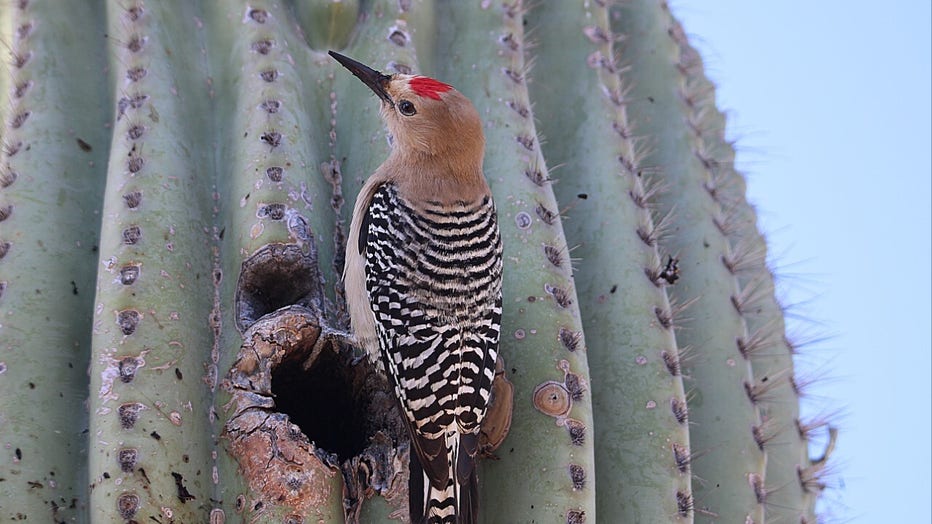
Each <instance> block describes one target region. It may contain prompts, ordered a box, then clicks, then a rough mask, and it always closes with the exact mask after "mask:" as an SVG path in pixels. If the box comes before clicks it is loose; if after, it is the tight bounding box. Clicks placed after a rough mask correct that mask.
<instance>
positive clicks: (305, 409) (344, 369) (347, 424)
mask: <svg viewBox="0 0 932 524" xmlns="http://www.w3.org/2000/svg"><path fill="white" fill-rule="evenodd" d="M353 375H354V373H353V371H352V369H351V368H350V367H349V366H347V365H346V364H345V363H344V362H342V359H341V358H340V356H339V355H337V354H336V353H335V352H333V351H324V352H322V354H321V355H320V356H319V357H318V358H317V359H316V360H315V361H314V364H313V365H312V366H311V368H310V369H308V370H306V371H305V370H304V369H302V366H301V365H300V363H298V362H294V361H291V362H283V363H281V364H280V365H279V366H277V367H276V368H275V369H274V370H273V371H272V394H273V395H274V398H275V408H276V411H278V412H280V413H285V414H287V415H288V418H290V419H291V422H292V423H294V424H297V425H298V427H299V428H301V432H302V433H304V434H305V436H307V438H308V439H309V440H311V441H312V442H314V444H315V445H316V446H317V447H318V448H320V449H324V450H326V451H328V452H330V453H335V454H336V455H337V456H338V457H339V458H340V461H341V462H342V461H344V460H346V459H348V458H350V457H353V456H356V455H358V454H359V453H361V452H362V451H363V449H365V447H366V444H367V441H368V435H367V434H366V433H367V431H366V430H367V427H366V426H367V425H368V424H367V423H366V420H365V405H366V402H365V399H363V398H361V397H362V396H363V395H362V393H363V392H360V391H356V388H355V387H354V384H353V382H354V381H353Z"/></svg>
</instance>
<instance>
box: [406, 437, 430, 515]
mask: <svg viewBox="0 0 932 524" xmlns="http://www.w3.org/2000/svg"><path fill="white" fill-rule="evenodd" d="M408 472H409V476H408V513H409V514H410V516H411V524H421V523H423V522H426V520H425V519H424V507H425V504H424V480H425V479H424V470H423V469H421V462H420V461H419V460H418V459H417V453H415V452H414V449H413V448H412V449H411V460H409V461H408Z"/></svg>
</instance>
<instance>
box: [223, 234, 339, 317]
mask: <svg viewBox="0 0 932 524" xmlns="http://www.w3.org/2000/svg"><path fill="white" fill-rule="evenodd" d="M321 293H322V292H321V289H320V278H319V273H318V269H317V259H316V253H315V250H314V247H313V245H311V249H310V252H309V253H305V252H304V251H303V250H302V248H301V247H300V246H298V245H295V244H268V245H266V246H264V247H263V248H262V249H260V250H259V251H257V252H256V253H255V254H254V255H252V256H251V257H249V258H248V259H246V260H245V261H244V262H243V267H242V271H240V276H239V282H238V283H237V286H236V326H237V328H239V330H240V331H245V330H246V329H247V328H249V326H251V325H252V324H254V323H255V322H256V321H257V320H259V319H260V318H262V317H263V316H264V315H267V314H269V313H271V312H273V311H276V310H278V309H280V308H283V307H285V306H290V305H300V306H305V307H309V308H311V309H312V310H313V309H319V308H318V307H317V305H318V304H319V302H320V300H321Z"/></svg>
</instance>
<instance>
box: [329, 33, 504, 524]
mask: <svg viewBox="0 0 932 524" xmlns="http://www.w3.org/2000/svg"><path fill="white" fill-rule="evenodd" d="M330 55H331V56H332V57H333V58H334V59H336V60H337V61H338V62H339V63H340V64H342V65H343V66H344V67H345V68H346V69H348V70H349V71H350V72H352V73H353V74H354V75H356V76H357V77H358V78H359V79H360V80H362V82H363V83H365V84H366V85H367V86H369V88H370V89H372V91H374V92H375V94H376V95H377V96H378V97H379V99H380V100H381V109H380V115H381V117H382V119H383V120H384V121H385V124H386V125H387V127H388V131H389V134H390V137H391V143H392V148H391V152H390V153H389V155H388V158H387V159H386V160H385V162H384V163H383V164H382V165H381V166H379V167H378V169H376V170H375V173H373V174H372V176H371V177H369V179H368V180H367V181H366V182H365V184H364V185H363V187H362V189H361V190H360V193H359V196H358V197H357V199H356V205H355V207H354V209H353V220H352V224H351V226H350V234H349V239H348V242H347V246H346V266H345V269H344V283H345V288H346V302H347V307H348V309H349V312H350V322H351V324H352V328H353V331H354V333H355V336H356V340H357V342H358V344H359V345H361V346H362V347H364V348H365V349H366V352H367V354H368V355H369V359H370V361H371V362H373V363H374V364H375V365H376V366H377V367H379V369H382V370H384V371H385V373H386V374H387V375H388V377H389V379H390V381H391V382H392V383H393V385H394V389H395V394H396V396H397V398H398V401H399V404H400V406H401V410H402V412H403V413H404V416H405V422H406V425H407V427H408V432H409V434H410V436H411V442H412V449H413V452H412V453H411V467H410V481H409V493H410V494H409V509H410V514H411V521H412V522H413V523H416V524H421V523H435V522H443V523H456V524H472V523H476V522H478V502H479V501H478V477H477V471H476V460H477V457H476V455H477V452H478V449H479V426H480V424H481V423H482V420H483V418H484V417H485V415H486V412H487V410H488V406H489V400H490V396H491V388H492V380H493V378H494V376H495V361H496V358H497V356H498V342H499V334H500V330H501V315H502V240H501V235H500V234H499V229H498V221H497V217H496V212H495V205H494V202H493V201H492V193H491V192H490V191H489V186H488V183H487V182H486V180H485V177H484V175H483V172H482V158H483V154H484V149H485V137H484V135H483V133H482V122H481V120H480V118H479V114H478V112H477V111H476V109H475V107H473V105H472V103H471V102H470V101H469V100H468V99H467V98H466V97H465V96H463V95H462V94H461V93H460V92H459V91H457V90H456V89H454V88H453V87H452V86H450V85H448V84H446V83H443V82H440V81H438V80H434V79H432V78H428V77H425V76H418V75H406V74H393V75H385V74H382V73H381V72H379V71H376V70H374V69H372V68H370V67H368V66H366V65H363V64H361V63H359V62H357V61H355V60H353V59H351V58H348V57H346V56H343V55H341V54H338V53H334V52H333V51H331V52H330Z"/></svg>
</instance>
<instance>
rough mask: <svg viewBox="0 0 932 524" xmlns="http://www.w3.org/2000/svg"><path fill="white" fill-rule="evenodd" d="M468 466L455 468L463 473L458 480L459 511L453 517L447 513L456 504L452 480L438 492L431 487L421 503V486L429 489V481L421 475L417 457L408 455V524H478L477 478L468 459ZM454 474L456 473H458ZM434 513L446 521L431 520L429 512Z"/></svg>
mask: <svg viewBox="0 0 932 524" xmlns="http://www.w3.org/2000/svg"><path fill="white" fill-rule="evenodd" d="M467 460H469V461H470V464H469V465H468V466H467V467H462V466H459V467H458V468H457V469H458V470H459V471H463V472H464V474H462V475H461V476H460V482H461V488H460V499H459V507H458V508H457V509H456V513H455V514H453V513H452V512H451V511H450V507H451V506H453V505H455V504H456V500H455V494H454V493H455V489H454V487H453V482H452V479H451V481H450V484H449V485H448V486H447V487H446V489H443V490H438V489H434V488H433V487H431V488H430V490H429V493H427V499H426V500H425V498H424V496H425V491H427V490H425V486H428V485H429V482H430V481H429V480H427V476H426V475H425V474H424V471H423V469H422V468H421V465H420V463H419V462H418V459H417V456H416V455H415V454H414V453H412V454H411V461H410V465H409V471H410V476H409V477H408V511H409V512H410V516H411V523H412V524H435V523H444V524H478V522H479V477H478V474H477V471H476V467H475V464H473V463H472V460H474V459H472V458H467ZM459 471H458V473H459ZM432 508H433V509H435V510H437V511H435V512H433V513H439V514H441V515H447V516H446V517H438V516H433V517H432V516H431V513H432V512H431V509H432Z"/></svg>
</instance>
